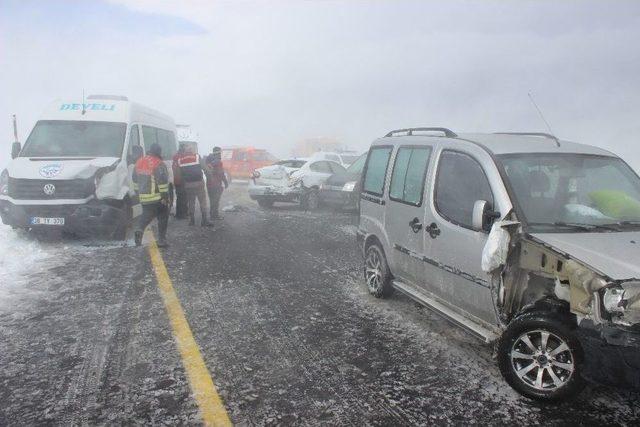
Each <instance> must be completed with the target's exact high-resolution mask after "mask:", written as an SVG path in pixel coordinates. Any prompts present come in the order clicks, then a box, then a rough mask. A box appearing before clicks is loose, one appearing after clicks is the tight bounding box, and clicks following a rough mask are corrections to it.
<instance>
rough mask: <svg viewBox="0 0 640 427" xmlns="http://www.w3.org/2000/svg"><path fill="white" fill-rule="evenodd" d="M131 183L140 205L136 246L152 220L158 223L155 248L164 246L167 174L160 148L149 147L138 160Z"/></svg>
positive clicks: (167, 211) (167, 209)
mask: <svg viewBox="0 0 640 427" xmlns="http://www.w3.org/2000/svg"><path fill="white" fill-rule="evenodd" d="M133 182H134V185H135V188H137V192H138V198H139V200H140V203H141V204H142V215H140V218H139V219H138V225H137V227H136V231H135V242H136V246H140V245H141V244H142V235H143V233H144V230H145V228H147V226H148V225H149V223H150V222H151V221H153V219H154V218H157V219H158V246H159V247H161V248H162V247H166V246H168V244H167V224H168V221H169V209H170V206H169V203H170V199H171V198H170V196H169V172H168V170H167V166H166V165H165V164H164V162H163V161H162V149H161V148H160V145H158V144H157V143H154V144H151V147H150V148H149V151H148V154H147V155H146V156H144V157H141V158H140V159H138V161H137V162H136V166H135V169H134V170H133Z"/></svg>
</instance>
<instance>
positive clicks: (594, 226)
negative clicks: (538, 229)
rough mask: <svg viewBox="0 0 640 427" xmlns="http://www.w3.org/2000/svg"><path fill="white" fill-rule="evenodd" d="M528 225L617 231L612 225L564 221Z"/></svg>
mask: <svg viewBox="0 0 640 427" xmlns="http://www.w3.org/2000/svg"><path fill="white" fill-rule="evenodd" d="M529 225H534V226H535V225H544V226H548V227H564V228H572V229H574V230H580V231H596V230H606V231H619V228H617V227H616V226H614V225H611V224H583V223H579V222H564V221H556V222H553V223H550V222H531V223H529Z"/></svg>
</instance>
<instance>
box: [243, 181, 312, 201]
mask: <svg viewBox="0 0 640 427" xmlns="http://www.w3.org/2000/svg"><path fill="white" fill-rule="evenodd" d="M248 191H249V197H251V199H253V200H271V201H274V202H295V201H297V200H299V198H300V195H301V194H302V188H301V187H300V186H295V187H289V186H286V187H284V186H276V185H260V184H255V183H254V182H253V181H249V188H248Z"/></svg>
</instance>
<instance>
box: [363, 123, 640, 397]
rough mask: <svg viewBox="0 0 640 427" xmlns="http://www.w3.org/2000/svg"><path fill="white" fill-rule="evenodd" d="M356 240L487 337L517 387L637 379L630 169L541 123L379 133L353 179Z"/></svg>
mask: <svg viewBox="0 0 640 427" xmlns="http://www.w3.org/2000/svg"><path fill="white" fill-rule="evenodd" d="M361 184H362V193H361V200H360V222H359V230H358V241H359V244H360V245H361V248H362V251H363V254H364V264H365V265H364V275H365V279H366V283H367V286H368V289H369V292H370V293H371V294H373V295H374V296H376V297H384V296H388V295H391V293H392V292H393V291H394V290H398V291H400V292H402V293H404V294H406V295H408V296H409V297H411V298H412V299H414V300H416V301H418V302H420V303H422V304H424V305H426V306H428V307H430V308H432V309H434V310H435V311H437V312H438V313H440V314H441V315H443V316H444V317H446V318H447V319H449V320H450V321H452V322H453V323H455V324H456V325H458V326H461V327H463V328H465V329H467V330H468V331H469V332H471V333H472V334H474V335H476V336H477V337H479V338H481V339H483V340H484V341H486V342H487V343H493V344H494V345H495V349H496V354H497V359H498V364H499V368H500V371H501V373H502V375H503V376H504V378H505V380H506V381H507V382H508V383H509V384H510V385H511V386H512V387H513V388H514V389H516V390H517V391H518V392H520V393H521V394H523V395H524V396H527V397H529V398H532V399H538V400H543V401H557V400H563V399H566V398H569V397H572V396H575V395H576V394H577V393H578V392H579V391H580V390H581V389H582V387H583V386H584V383H585V382H584V379H591V380H595V381H599V382H608V383H615V384H618V385H622V386H629V387H634V388H640V265H639V264H640V178H639V177H638V175H637V174H636V173H635V172H634V171H633V170H632V169H631V168H630V167H629V166H628V165H627V164H626V163H625V162H624V161H623V160H621V159H620V158H618V157H617V156H615V155H614V154H612V153H610V152H608V151H605V150H602V149H600V148H596V147H592V146H588V145H581V144H576V143H572V142H567V141H560V140H558V139H557V138H555V137H554V136H552V135H548V134H512V133H511V134H508V133H501V134H464V135H457V134H455V133H454V132H452V131H450V130H448V129H444V128H415V129H403V130H399V131H393V132H390V133H389V134H388V135H386V136H385V137H384V138H380V139H378V140H376V141H374V142H373V144H372V145H371V149H370V151H369V154H368V158H367V163H366V165H365V167H364V172H363V177H362V183H361Z"/></svg>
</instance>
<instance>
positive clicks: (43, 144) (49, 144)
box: [21, 120, 127, 157]
mask: <svg viewBox="0 0 640 427" xmlns="http://www.w3.org/2000/svg"><path fill="white" fill-rule="evenodd" d="M126 130H127V125H126V123H113V122H89V121H66V120H40V121H39V122H37V123H36V125H35V127H34V128H33V131H32V132H31V135H29V138H27V142H26V143H25V146H24V150H23V151H22V153H21V156H22V157H121V156H122V147H123V146H124V137H125V133H126Z"/></svg>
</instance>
